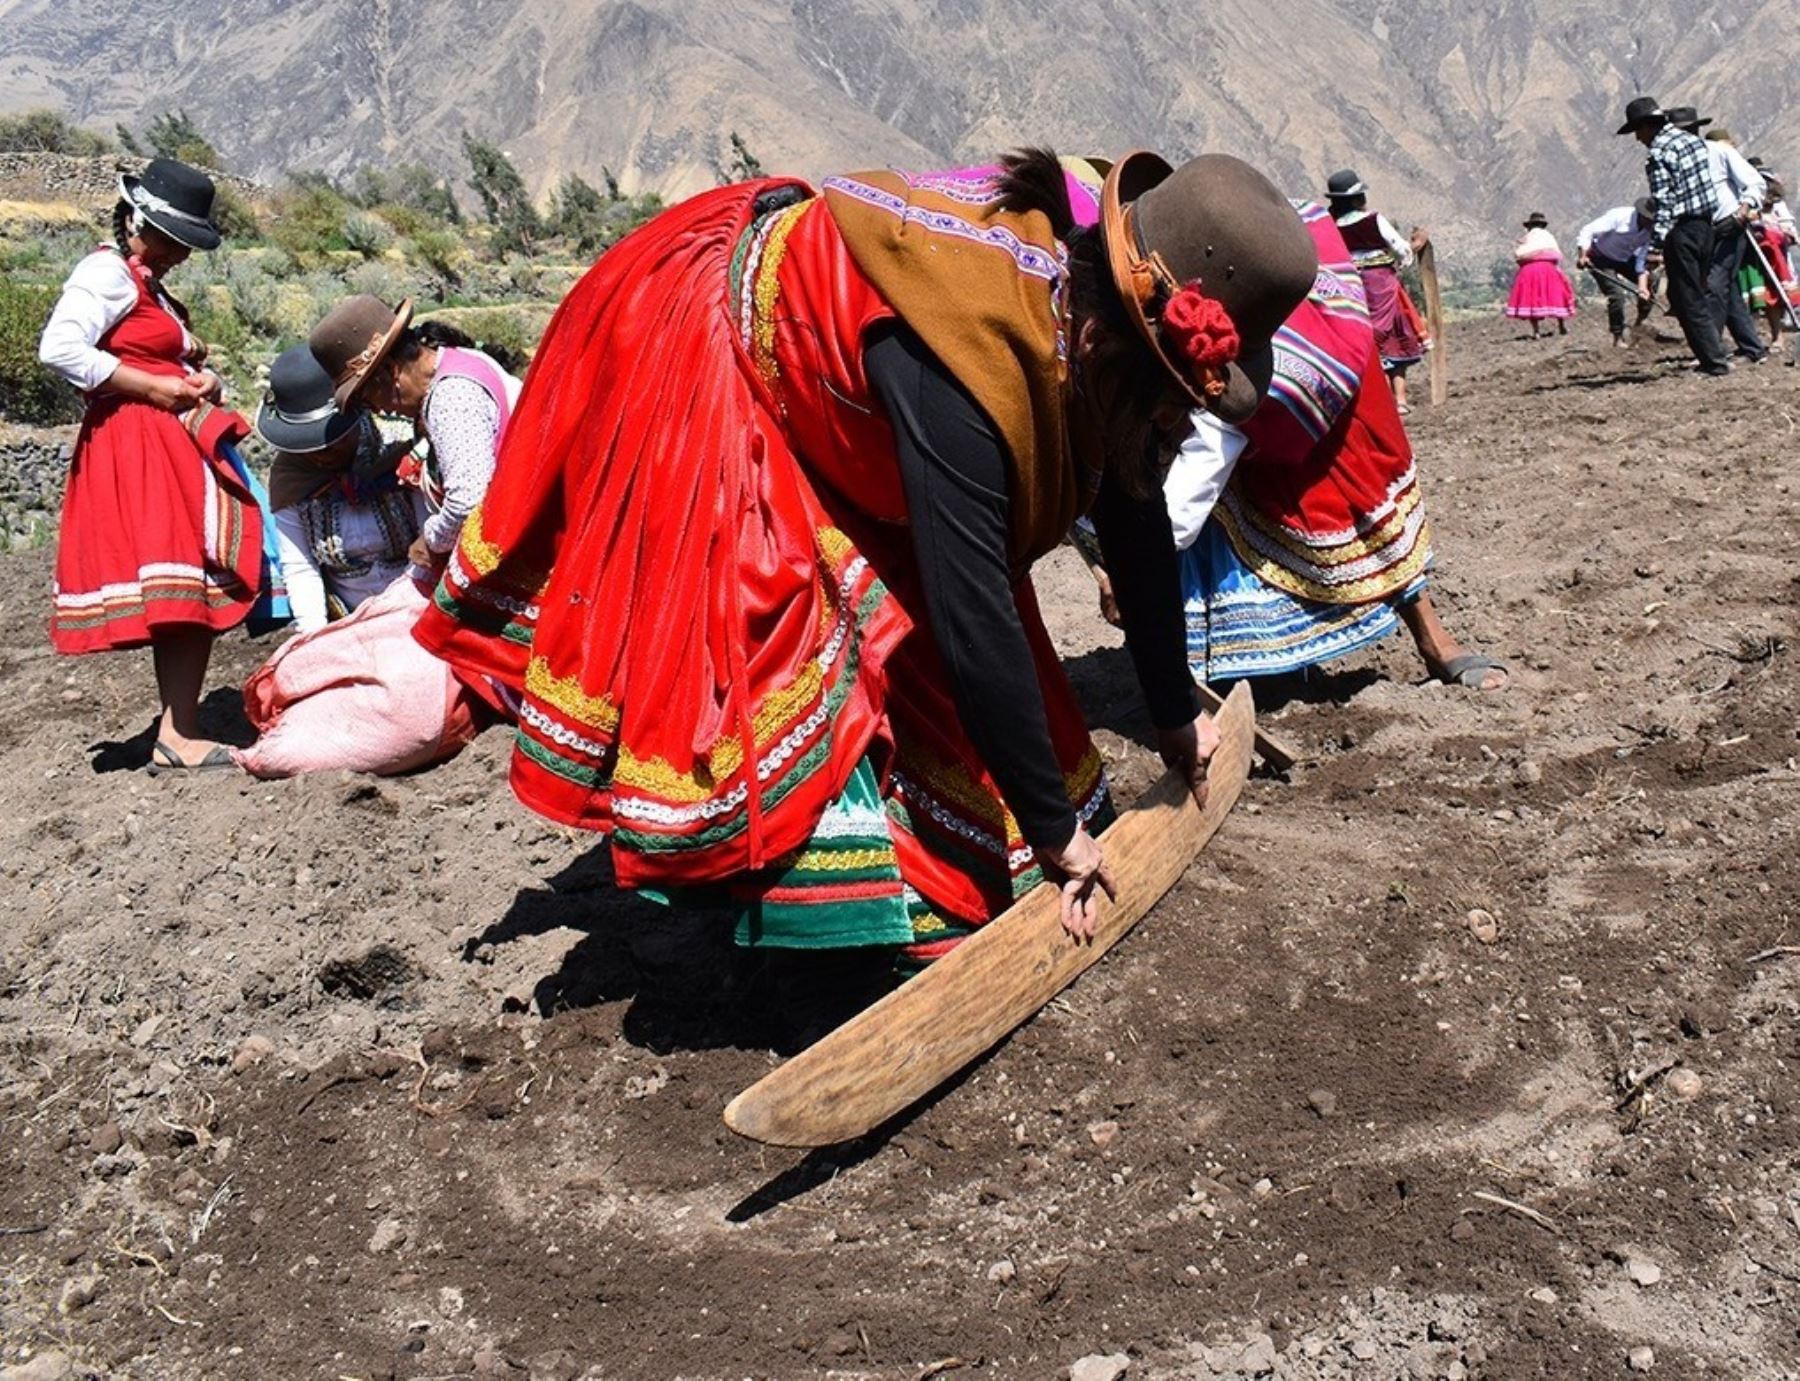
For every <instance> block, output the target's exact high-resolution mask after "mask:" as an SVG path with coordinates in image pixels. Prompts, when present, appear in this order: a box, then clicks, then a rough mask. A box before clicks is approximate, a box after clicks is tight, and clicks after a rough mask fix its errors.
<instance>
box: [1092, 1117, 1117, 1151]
mask: <svg viewBox="0 0 1800 1381" xmlns="http://www.w3.org/2000/svg"><path fill="white" fill-rule="evenodd" d="M1087 1134H1088V1136H1089V1137H1090V1138H1091V1139H1092V1140H1093V1143H1094V1145H1096V1146H1098V1147H1100V1148H1101V1149H1102V1150H1105V1149H1106V1148H1107V1147H1108V1146H1111V1145H1112V1144H1113V1142H1115V1141H1117V1140H1118V1139H1119V1124H1118V1123H1117V1122H1092V1123H1089V1124H1088V1129H1087Z"/></svg>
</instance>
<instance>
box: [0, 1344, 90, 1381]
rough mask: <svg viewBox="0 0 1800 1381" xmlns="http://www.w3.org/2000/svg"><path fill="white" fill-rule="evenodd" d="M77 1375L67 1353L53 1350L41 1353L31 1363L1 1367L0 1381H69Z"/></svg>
mask: <svg viewBox="0 0 1800 1381" xmlns="http://www.w3.org/2000/svg"><path fill="white" fill-rule="evenodd" d="M74 1375H75V1364H74V1363H73V1362H71V1361H70V1360H69V1356H68V1354H67V1353H65V1352H58V1351H56V1349H54V1348H52V1349H51V1350H50V1351H48V1352H40V1353H38V1355H37V1356H35V1357H33V1358H32V1359H31V1360H30V1361H29V1362H19V1363H16V1364H15V1365H13V1366H10V1367H0V1381H69V1379H70V1378H71V1377H73V1376H74Z"/></svg>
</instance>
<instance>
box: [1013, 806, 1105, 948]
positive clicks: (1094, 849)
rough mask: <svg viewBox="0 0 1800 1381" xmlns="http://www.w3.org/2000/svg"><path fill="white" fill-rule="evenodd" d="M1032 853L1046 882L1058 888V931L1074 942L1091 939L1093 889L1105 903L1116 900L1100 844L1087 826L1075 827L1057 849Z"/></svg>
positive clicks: (1096, 905) (1095, 916) (1096, 913)
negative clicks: (1059, 888)
mask: <svg viewBox="0 0 1800 1381" xmlns="http://www.w3.org/2000/svg"><path fill="white" fill-rule="evenodd" d="M1033 852H1034V853H1036V854H1037V861H1038V864H1039V866H1041V867H1042V868H1043V870H1044V872H1045V873H1046V874H1047V875H1048V876H1049V877H1050V880H1051V881H1053V882H1059V883H1060V885H1061V887H1062V928H1063V929H1064V930H1066V931H1068V933H1069V934H1070V935H1072V936H1074V938H1075V939H1077V940H1091V939H1093V938H1094V930H1095V928H1096V927H1097V926H1098V925H1099V923H1100V899H1099V898H1098V897H1097V896H1095V895H1094V889H1095V888H1096V887H1098V888H1099V889H1100V890H1101V891H1102V892H1104V893H1106V899H1107V900H1108V901H1112V900H1114V899H1115V898H1116V896H1117V892H1116V889H1115V888H1114V886H1113V875H1112V869H1110V868H1108V867H1107V866H1106V855H1105V854H1104V853H1102V852H1101V849H1100V841H1099V840H1097V839H1095V838H1094V836H1093V835H1091V834H1089V833H1088V832H1087V826H1085V825H1076V826H1075V833H1074V834H1072V835H1070V836H1069V842H1068V843H1067V844H1064V845H1063V846H1062V847H1061V848H1060V849H1036V850H1033Z"/></svg>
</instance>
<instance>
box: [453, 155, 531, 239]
mask: <svg viewBox="0 0 1800 1381" xmlns="http://www.w3.org/2000/svg"><path fill="white" fill-rule="evenodd" d="M463 153H464V155H466V156H467V158H468V160H469V186H470V188H471V189H473V191H474V193H475V196H476V198H477V199H478V200H479V201H480V202H481V209H482V212H483V214H484V215H485V216H486V217H487V221H488V224H489V225H491V226H493V227H494V229H495V230H497V231H498V232H499V243H500V247H501V248H502V249H516V250H520V251H522V252H524V253H527V254H529V253H530V252H531V249H532V246H533V245H534V244H536V242H537V240H538V237H539V236H540V235H541V234H543V228H544V227H543V221H542V219H541V218H540V217H539V216H538V212H537V208H536V207H535V206H533V205H532V204H531V193H530V192H528V191H526V190H525V179H524V178H522V177H520V176H519V170H518V169H517V168H515V167H513V165H512V160H511V159H510V158H508V157H507V156H506V155H505V154H504V153H502V152H501V151H500V149H499V148H497V147H496V146H495V145H493V144H489V143H486V142H484V141H483V140H480V139H476V138H474V137H473V136H472V135H469V134H467V133H465V134H464V135H463Z"/></svg>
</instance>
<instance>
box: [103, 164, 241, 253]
mask: <svg viewBox="0 0 1800 1381" xmlns="http://www.w3.org/2000/svg"><path fill="white" fill-rule="evenodd" d="M141 181H142V179H141V178H137V177H133V176H132V175H131V174H130V173H127V174H125V175H124V176H123V177H121V178H120V179H119V195H120V196H122V197H124V198H125V200H126V201H128V202H130V203H131V204H132V206H133V207H134V208H135V209H136V210H137V213H138V215H140V216H142V217H143V218H144V221H145V223H146V224H148V225H151V226H153V227H155V228H156V230H157V231H158V232H159V233H161V234H163V235H166V236H168V237H169V238H170V239H171V240H173V241H175V243H176V244H178V245H185V246H186V247H187V248H189V249H197V250H199V251H201V252H202V253H205V252H207V251H208V250H214V249H217V248H218V247H219V246H220V245H221V244H223V243H224V242H225V237H224V236H223V235H221V234H220V233H219V227H218V226H216V225H214V224H213V223H212V222H211V221H204V222H197V221H185V220H177V219H175V217H173V216H169V215H165V214H164V213H163V212H161V211H158V210H156V209H155V208H153V207H149V206H145V205H144V204H143V203H142V202H141V201H139V200H138V197H137V190H138V185H139V183H140V182H141Z"/></svg>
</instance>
